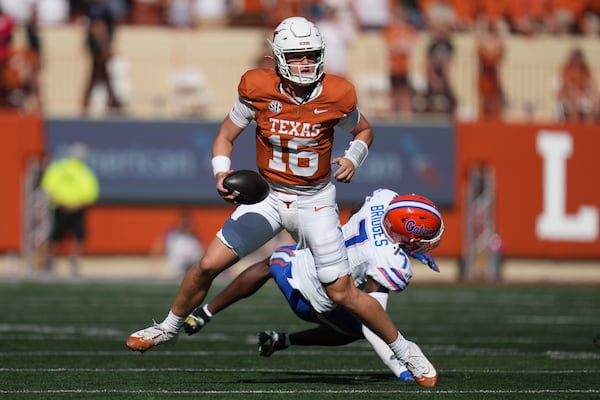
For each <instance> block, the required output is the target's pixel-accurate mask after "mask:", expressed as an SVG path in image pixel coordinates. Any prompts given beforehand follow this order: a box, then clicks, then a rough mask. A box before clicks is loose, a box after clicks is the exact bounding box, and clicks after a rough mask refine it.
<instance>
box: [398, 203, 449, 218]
mask: <svg viewBox="0 0 600 400" xmlns="http://www.w3.org/2000/svg"><path fill="white" fill-rule="evenodd" d="M408 207H414V208H420V209H423V210H426V211H429V212H430V213H432V214H434V215H435V216H437V217H438V218H439V219H440V220H441V219H442V215H441V214H440V212H439V211H438V209H437V208H435V207H433V206H432V205H430V204H427V203H424V202H422V201H416V200H402V201H397V202H395V203H391V204H390V205H389V207H388V209H387V212H390V211H392V210H395V209H398V208H408Z"/></svg>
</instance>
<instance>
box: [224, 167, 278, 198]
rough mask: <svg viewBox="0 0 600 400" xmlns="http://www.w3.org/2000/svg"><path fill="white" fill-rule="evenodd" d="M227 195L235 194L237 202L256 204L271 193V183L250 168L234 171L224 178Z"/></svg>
mask: <svg viewBox="0 0 600 400" xmlns="http://www.w3.org/2000/svg"><path fill="white" fill-rule="evenodd" d="M223 187H224V188H225V189H227V190H228V193H227V195H230V194H233V196H234V199H233V201H234V202H235V203H239V204H255V203H259V202H261V201H263V200H264V199H265V198H266V197H267V196H268V195H269V184H268V183H267V181H266V180H265V179H264V178H263V177H262V176H260V174H259V173H257V172H255V171H251V170H249V169H240V170H237V171H233V172H232V173H231V174H229V175H227V176H226V177H225V179H224V180H223Z"/></svg>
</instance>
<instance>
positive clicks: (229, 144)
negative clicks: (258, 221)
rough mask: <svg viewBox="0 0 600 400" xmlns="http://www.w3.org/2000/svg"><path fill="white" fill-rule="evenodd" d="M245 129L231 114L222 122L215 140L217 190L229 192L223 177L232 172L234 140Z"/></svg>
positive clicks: (214, 162) (214, 165) (231, 197)
mask: <svg viewBox="0 0 600 400" xmlns="http://www.w3.org/2000/svg"><path fill="white" fill-rule="evenodd" d="M243 130H244V129H243V128H240V127H239V126H237V125H236V124H234V123H233V121H232V120H231V118H229V115H228V116H227V117H225V119H224V120H223V122H222V123H221V127H220V128H219V131H218V132H217V136H216V137H215V140H214V142H213V147H212V156H213V172H214V174H215V179H216V186H217V190H218V191H219V192H220V193H223V194H225V193H227V189H225V188H224V187H223V179H225V177H226V176H227V175H228V174H229V173H231V172H232V169H231V154H232V153H233V142H234V141H235V139H237V137H238V136H239V135H240V134H241V133H242V131H243ZM223 198H224V199H226V200H230V201H233V195H229V196H223Z"/></svg>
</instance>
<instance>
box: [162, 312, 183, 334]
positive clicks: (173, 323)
mask: <svg viewBox="0 0 600 400" xmlns="http://www.w3.org/2000/svg"><path fill="white" fill-rule="evenodd" d="M184 320H185V317H178V316H177V315H175V314H173V310H169V315H167V318H165V320H164V321H163V322H161V323H160V325H161V326H162V327H163V328H166V329H167V330H168V331H171V332H179V329H181V326H182V325H183V321H184Z"/></svg>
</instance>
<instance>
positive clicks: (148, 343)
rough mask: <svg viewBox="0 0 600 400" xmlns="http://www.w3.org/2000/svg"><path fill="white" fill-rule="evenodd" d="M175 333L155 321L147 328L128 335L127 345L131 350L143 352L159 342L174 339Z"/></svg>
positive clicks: (175, 337)
mask: <svg viewBox="0 0 600 400" xmlns="http://www.w3.org/2000/svg"><path fill="white" fill-rule="evenodd" d="M177 334H178V332H174V331H168V330H166V329H165V328H163V327H162V326H161V325H160V324H157V323H155V324H154V325H152V326H149V327H148V328H145V329H141V330H139V331H137V332H134V333H132V334H131V335H129V337H128V338H127V347H129V348H130V349H131V350H133V351H139V352H140V353H143V352H145V351H146V350H148V349H151V348H152V347H154V346H158V345H159V344H162V343H168V342H172V341H174V340H175V339H177Z"/></svg>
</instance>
